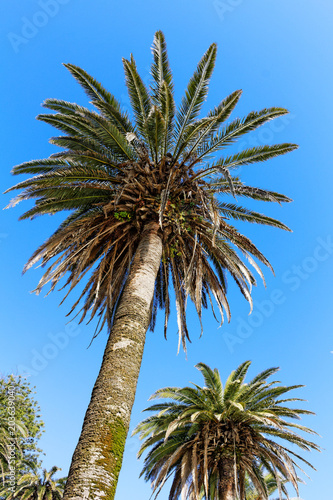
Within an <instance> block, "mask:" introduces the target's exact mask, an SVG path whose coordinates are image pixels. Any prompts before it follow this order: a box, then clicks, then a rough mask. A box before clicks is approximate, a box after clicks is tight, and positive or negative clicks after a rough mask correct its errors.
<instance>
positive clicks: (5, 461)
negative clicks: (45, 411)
mask: <svg viewBox="0 0 333 500" xmlns="http://www.w3.org/2000/svg"><path fill="white" fill-rule="evenodd" d="M34 394H35V391H34V388H32V387H31V386H30V384H29V382H28V381H27V380H26V379H24V378H23V377H21V376H14V375H8V376H2V377H0V464H1V478H2V485H4V484H5V483H7V482H8V480H9V474H11V473H12V472H13V471H14V473H15V480H13V483H14V482H15V483H16V482H17V481H18V479H19V478H20V477H21V476H22V475H23V474H26V473H27V472H28V471H29V469H30V468H31V467H34V468H38V467H40V465H41V461H40V458H39V455H40V453H41V452H42V450H41V449H40V448H39V447H38V444H37V443H38V440H39V439H40V437H41V435H42V433H43V432H44V422H43V421H42V419H41V415H40V407H39V405H38V403H37V401H36V400H35V398H34Z"/></svg>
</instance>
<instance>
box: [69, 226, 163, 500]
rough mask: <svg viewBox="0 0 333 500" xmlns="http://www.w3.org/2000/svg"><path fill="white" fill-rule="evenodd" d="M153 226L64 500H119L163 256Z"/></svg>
mask: <svg viewBox="0 0 333 500" xmlns="http://www.w3.org/2000/svg"><path fill="white" fill-rule="evenodd" d="M157 232H158V226H157V224H150V225H147V226H146V228H145V230H144V232H143V235H142V239H141V242H140V243H139V246H138V249H137V252H136V254H135V257H134V259H133V263H132V266H131V270H130V274H129V277H128V279H127V282H126V285H125V287H124V291H123V294H122V297H121V300H120V302H119V305H118V308H117V311H116V314H115V319H114V324H113V327H112V330H111V332H110V336H109V340H108V342H107V345H106V348H105V353H104V357H103V362H102V366H101V369H100V372H99V375H98V377H97V380H96V383H95V386H94V389H93V392H92V396H91V401H90V404H89V406H88V410H87V413H86V416H85V419H84V423H83V427H82V432H81V436H80V439H79V442H78V445H77V447H76V450H75V452H74V455H73V459H72V464H71V467H70V471H69V475H68V480H67V484H66V489H65V493H64V497H63V499H64V500H84V499H89V500H90V499H91V500H96V499H103V500H113V499H114V496H115V490H116V486H117V481H118V475H119V471H120V468H121V463H122V457H123V452H124V447H125V441H126V436H127V432H128V428H129V423H130V417H131V410H132V406H133V402H134V397H135V391H136V385H137V380H138V376H139V371H140V365H141V360H142V354H143V348H144V343H145V334H146V331H147V328H148V326H149V322H150V316H151V305H152V300H153V296H154V286H155V279H156V275H157V272H158V269H159V265H160V261H161V256H162V241H161V238H160V237H159V236H158V234H157Z"/></svg>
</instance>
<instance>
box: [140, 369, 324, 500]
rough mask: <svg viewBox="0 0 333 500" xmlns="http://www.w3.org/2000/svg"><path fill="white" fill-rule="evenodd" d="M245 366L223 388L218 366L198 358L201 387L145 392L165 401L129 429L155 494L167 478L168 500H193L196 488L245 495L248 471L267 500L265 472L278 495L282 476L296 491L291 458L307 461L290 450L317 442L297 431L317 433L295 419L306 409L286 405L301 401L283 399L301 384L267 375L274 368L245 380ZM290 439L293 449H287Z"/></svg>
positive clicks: (227, 497)
mask: <svg viewBox="0 0 333 500" xmlns="http://www.w3.org/2000/svg"><path fill="white" fill-rule="evenodd" d="M250 364H251V363H250V361H247V362H245V363H243V364H241V365H240V366H239V367H238V368H237V370H235V371H233V372H232V373H231V374H230V376H229V377H228V379H227V381H226V383H225V385H224V387H223V384H222V381H221V378H220V374H219V372H218V370H217V369H215V370H211V368H209V367H208V366H207V365H205V364H204V363H199V364H198V365H197V368H198V369H199V370H200V371H201V373H202V375H203V377H204V380H205V386H204V387H199V386H197V385H195V384H194V387H184V388H178V387H166V388H164V389H160V390H158V391H156V392H155V393H154V394H153V395H152V396H151V398H150V399H160V398H162V399H167V400H170V401H166V402H161V403H157V404H154V405H152V406H150V407H149V408H147V409H146V411H152V412H154V414H153V415H152V416H150V417H148V418H147V419H145V420H144V421H143V422H141V423H140V424H139V425H138V426H137V428H136V429H135V431H134V433H140V437H141V439H143V440H144V442H143V444H142V446H141V448H140V451H139V456H141V455H142V454H143V453H144V452H145V451H147V450H149V452H148V455H147V457H146V459H145V462H144V468H143V471H142V474H144V476H145V479H146V480H147V481H151V482H152V485H153V492H154V493H155V494H156V496H157V495H158V493H159V492H160V490H161V488H162V487H163V485H164V484H165V482H166V480H167V479H168V478H169V477H171V476H173V481H172V484H171V489H170V494H169V500H174V499H177V498H180V496H181V498H182V499H185V498H188V499H191V500H197V499H199V498H200V492H201V490H202V488H203V489H204V492H205V496H206V498H207V499H208V498H209V499H210V500H212V499H213V500H215V499H219V500H237V499H238V500H245V494H246V488H245V486H246V476H248V477H249V479H250V482H251V483H252V484H253V486H254V490H255V492H256V493H257V494H258V497H259V498H261V499H262V500H268V497H269V494H270V491H269V488H268V486H269V485H268V483H267V480H265V475H264V470H266V471H268V472H269V473H270V474H271V475H272V476H273V478H274V479H275V481H276V483H277V486H278V490H279V494H280V498H281V494H282V491H284V492H285V491H286V490H285V488H284V486H283V483H284V482H285V481H290V483H291V484H292V485H293V487H294V488H295V490H296V492H297V495H298V477H297V473H296V468H299V465H298V463H297V461H302V462H304V463H306V464H307V465H309V466H310V467H312V466H311V464H310V463H309V462H308V461H306V460H305V459H304V458H302V457H301V456H299V455H298V454H297V453H295V451H294V450H295V445H296V446H298V447H299V448H301V449H302V450H307V451H310V450H311V449H314V450H319V447H318V446H317V445H316V444H315V443H313V442H312V441H309V440H307V439H305V438H304V437H302V436H301V435H299V434H298V433H297V432H295V429H296V430H301V431H304V432H307V433H311V434H315V433H314V431H312V430H311V429H309V428H308V427H304V426H302V425H300V424H297V423H295V422H294V420H295V419H299V418H300V415H302V414H311V413H312V412H310V411H307V410H303V409H299V408H297V409H293V408H290V405H289V403H290V402H292V401H303V400H300V399H298V398H288V399H282V398H284V395H285V394H287V393H288V392H290V391H292V390H294V389H297V388H299V387H302V386H300V385H294V386H288V387H285V386H282V385H280V383H279V382H278V381H271V382H268V381H267V379H268V378H269V377H270V376H271V375H273V374H274V373H276V372H277V371H278V369H277V368H270V369H268V370H265V371H263V372H262V373H259V375H257V376H256V377H254V378H253V379H252V380H251V381H250V382H248V383H245V382H244V379H245V376H246V373H247V371H248V368H249V366H250ZM281 397H282V398H281ZM285 403H287V405H285ZM288 443H290V444H291V445H293V447H292V449H290V448H287V447H286V444H288ZM296 460H297V461H296ZM209 486H210V487H211V488H210V489H211V491H209Z"/></svg>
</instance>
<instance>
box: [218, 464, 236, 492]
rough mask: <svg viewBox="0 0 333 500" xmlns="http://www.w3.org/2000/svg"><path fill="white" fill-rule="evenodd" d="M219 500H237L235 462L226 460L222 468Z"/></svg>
mask: <svg viewBox="0 0 333 500" xmlns="http://www.w3.org/2000/svg"><path fill="white" fill-rule="evenodd" d="M219 500H237V495H236V491H235V469H234V461H233V460H232V459H228V458H225V459H223V462H222V464H221V467H220V481H219Z"/></svg>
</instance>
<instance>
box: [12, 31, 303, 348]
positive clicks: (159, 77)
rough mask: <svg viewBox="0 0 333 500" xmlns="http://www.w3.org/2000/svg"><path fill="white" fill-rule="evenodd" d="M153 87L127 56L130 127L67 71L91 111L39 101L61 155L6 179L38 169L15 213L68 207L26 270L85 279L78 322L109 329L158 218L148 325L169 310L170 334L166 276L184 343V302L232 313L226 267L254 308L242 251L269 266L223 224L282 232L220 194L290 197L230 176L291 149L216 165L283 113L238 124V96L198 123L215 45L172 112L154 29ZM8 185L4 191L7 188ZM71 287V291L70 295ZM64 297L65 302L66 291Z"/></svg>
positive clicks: (100, 92)
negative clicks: (147, 230) (91, 320)
mask: <svg viewBox="0 0 333 500" xmlns="http://www.w3.org/2000/svg"><path fill="white" fill-rule="evenodd" d="M152 50H153V63H152V69H151V73H152V82H153V83H152V85H151V87H150V88H149V89H148V88H146V86H145V85H144V83H143V81H142V79H141V78H140V76H139V74H138V72H137V68H136V64H135V61H134V59H133V57H132V56H131V58H130V60H126V59H124V61H123V62H124V70H125V77H126V84H127V88H128V92H129V96H130V100H131V104H132V108H133V115H134V122H135V125H134V124H132V123H131V121H130V119H129V116H128V115H127V113H125V112H123V111H122V110H121V106H120V104H119V102H118V101H117V100H116V98H115V97H114V96H113V95H112V94H111V93H109V92H108V91H106V90H105V89H104V88H103V87H102V86H101V85H100V84H99V83H98V82H97V81H96V80H95V79H93V78H92V77H91V76H89V75H88V74H87V73H86V72H85V71H84V70H82V69H80V68H79V67H77V66H74V65H72V64H65V66H66V68H67V69H68V70H69V71H70V72H71V74H72V75H73V76H74V78H75V79H76V80H77V81H78V82H79V83H80V84H81V85H82V86H83V88H84V90H85V91H86V93H87V95H88V96H89V97H90V98H91V99H92V101H91V102H92V104H93V105H94V107H95V108H96V111H92V110H90V109H87V108H85V107H81V106H78V105H77V104H74V103H70V102H66V101H62V100H57V99H47V100H46V101H45V102H44V106H45V107H46V108H48V109H51V110H53V111H56V113H55V114H41V115H39V117H38V118H39V119H40V120H42V121H44V122H46V123H49V124H51V125H53V126H54V127H56V128H57V129H60V130H61V131H62V132H63V133H64V135H61V136H60V137H53V138H52V139H51V143H52V144H55V145H56V146H60V147H61V148H63V150H62V151H61V152H58V153H56V154H53V155H51V156H50V157H49V158H47V159H42V160H33V161H29V162H26V163H23V164H21V165H19V166H17V167H15V168H14V170H13V173H14V174H19V173H25V174H27V173H28V174H34V176H33V177H32V178H30V179H28V180H25V181H23V182H20V183H19V184H17V185H16V186H14V187H13V188H11V189H10V190H13V189H23V192H22V193H21V194H19V195H18V196H17V198H16V199H15V200H14V202H13V203H17V202H18V201H21V200H28V199H35V200H36V201H35V205H34V206H33V208H31V209H30V210H28V211H27V212H26V213H25V214H24V215H22V217H21V218H23V219H24V218H33V217H35V216H37V215H42V214H54V213H57V212H59V211H62V210H69V211H70V212H71V213H70V215H69V217H68V218H67V219H66V220H65V221H64V222H63V223H62V224H61V225H60V227H59V228H58V230H57V231H55V233H54V234H53V235H52V236H51V237H50V238H49V239H48V240H47V241H46V242H45V243H43V244H42V245H41V246H40V247H39V248H38V249H37V251H36V252H35V253H34V254H33V256H32V257H31V259H30V260H29V262H28V264H27V266H26V268H25V269H27V268H29V267H31V266H32V265H33V264H34V263H36V262H37V261H39V260H40V259H41V260H42V264H43V265H46V264H49V267H48V269H47V271H46V272H45V274H44V275H43V277H42V279H41V281H40V283H39V284H38V286H37V289H36V291H37V293H38V292H39V291H40V290H41V288H42V287H43V286H44V285H46V284H47V283H49V282H51V289H54V287H55V286H56V285H57V283H58V282H59V280H60V279H61V278H62V277H63V276H64V274H66V273H68V274H67V281H66V283H65V286H68V287H69V292H70V291H71V290H72V289H73V287H75V286H76V285H77V283H78V282H79V281H80V280H81V279H82V278H83V277H84V276H85V275H86V273H89V272H90V275H88V276H89V278H88V279H87V282H86V284H85V286H84V288H83V291H82V293H81V295H80V298H79V299H78V301H77V302H76V303H75V304H74V305H73V308H72V311H73V309H74V308H75V307H76V306H77V305H78V303H79V302H81V300H82V301H83V306H82V309H81V312H82V316H81V320H82V319H83V318H84V317H85V316H86V314H87V312H88V310H89V311H90V314H91V317H94V315H95V314H96V313H97V314H99V316H100V322H99V326H98V328H97V330H96V331H100V329H101V328H102V327H103V325H104V324H105V322H107V323H108V325H109V327H111V325H112V321H113V316H114V311H115V307H116V304H117V302H118V300H119V296H120V294H121V291H122V289H123V285H124V282H125V280H126V277H127V275H128V270H129V267H130V265H131V261H132V258H133V255H134V254H135V252H136V249H137V247H138V243H139V241H140V237H141V234H142V231H143V228H144V227H145V226H146V225H147V223H149V222H154V223H158V224H159V226H160V234H161V237H162V240H163V256H162V261H161V263H160V270H159V273H158V275H157V279H156V286H155V297H154V304H153V309H152V317H151V327H152V328H153V327H154V323H155V316H156V311H157V309H158V307H161V308H164V309H165V317H166V320H165V332H166V328H167V320H168V316H169V312H170V300H169V292H168V288H169V281H170V282H171V283H172V284H173V287H174V290H175V297H176V305H177V315H178V326H179V333H180V338H181V339H182V341H183V345H184V347H185V342H186V339H187V338H189V334H188V330H187V327H186V313H185V304H186V297H187V296H188V295H189V296H190V298H191V299H192V300H193V302H194V304H195V307H196V310H197V312H198V315H199V317H201V309H202V306H203V307H207V304H208V303H211V302H212V297H213V298H215V300H216V302H217V304H218V307H219V310H220V312H221V315H222V321H223V311H224V312H225V313H226V314H227V317H228V318H229V315H230V312H229V305H228V301H227V298H226V271H228V272H229V273H230V274H231V276H232V278H233V279H234V280H235V282H236V283H237V285H238V286H239V288H240V290H241V292H242V293H243V295H244V296H245V297H246V299H247V300H249V301H250V302H251V296H250V288H251V286H252V285H253V284H255V277H254V275H253V273H252V272H251V270H250V269H249V268H248V267H247V265H245V264H244V262H243V260H242V259H241V258H240V257H239V255H238V253H237V250H240V252H241V253H242V254H243V256H245V257H246V258H247V259H248V260H249V262H250V264H251V265H252V266H254V268H255V269H256V270H257V272H258V273H259V274H260V275H261V276H262V273H261V271H260V269H259V267H258V265H257V264H256V263H255V261H254V259H253V257H255V258H256V259H258V260H259V261H260V262H262V263H264V264H265V265H267V266H269V267H270V264H269V262H268V260H267V259H266V258H265V257H264V255H263V254H262V253H261V252H260V251H259V250H258V249H257V248H256V246H255V245H254V244H253V243H252V242H251V241H250V240H249V239H248V238H247V237H246V236H244V235H242V234H240V233H239V232H238V231H237V230H236V229H235V228H234V227H233V226H232V225H231V224H230V223H229V220H230V219H234V220H246V221H249V222H255V223H259V224H267V225H271V226H276V227H280V228H283V229H287V228H286V226H285V225H284V224H282V223H280V222H278V221H277V220H274V219H272V218H270V217H267V216H264V215H262V214H259V213H256V212H254V211H251V210H248V209H246V208H244V207H242V206H240V205H237V204H235V203H229V202H228V201H227V200H225V201H221V200H222V197H221V196H220V195H229V194H232V195H233V196H234V197H248V198H252V199H255V200H264V201H273V202H279V203H280V202H286V201H290V199H289V198H287V197H286V196H283V195H281V194H279V193H275V192H272V191H268V190H264V189H259V188H253V187H250V186H247V185H244V184H243V182H242V181H241V180H240V179H239V178H238V177H237V176H235V175H233V173H232V172H233V171H234V169H236V168H237V167H239V166H243V165H247V164H250V163H255V162H261V161H265V160H268V159H269V158H273V157H275V156H278V155H282V154H284V153H287V152H289V151H292V150H293V149H295V148H296V145H294V144H278V145H272V146H261V147H254V148H250V149H246V150H244V151H242V152H240V153H237V154H231V155H229V156H223V157H218V158H215V159H214V160H213V159H212V156H214V155H215V153H219V152H221V151H222V150H224V148H225V147H226V146H229V145H231V144H232V143H233V142H234V141H236V140H237V139H239V138H240V137H241V136H242V135H243V134H245V133H247V132H250V131H252V130H254V129H256V128H257V127H259V126H261V125H263V124H264V123H266V122H268V121H269V120H272V119H274V118H276V117H279V116H281V115H284V114H285V113H287V111H286V110H285V109H283V108H269V109H263V110H261V111H259V112H251V113H250V114H248V115H247V116H246V117H245V118H243V119H239V118H236V119H234V120H233V121H231V122H230V123H229V124H227V125H225V124H224V123H225V121H226V120H227V119H228V118H229V116H230V114H231V113H232V111H233V110H234V108H235V106H236V104H237V102H238V100H239V98H240V95H241V91H240V90H238V91H236V92H233V93H232V94H231V95H229V96H228V97H227V98H226V99H224V100H223V101H222V102H221V103H220V104H219V105H218V106H216V107H215V108H214V109H213V110H212V111H210V112H209V113H208V115H207V116H206V117H204V118H198V117H199V113H200V109H201V105H202V103H203V102H204V100H205V99H206V96H207V92H208V84H209V80H210V77H211V75H212V71H213V68H214V63H215V58H216V45H215V44H212V45H211V46H210V47H209V49H208V50H207V52H206V53H205V54H204V56H203V57H202V59H201V61H200V62H199V64H198V67H197V69H196V71H195V73H194V74H193V76H192V78H191V79H190V81H189V84H188V87H187V89H186V92H185V96H184V97H183V99H182V101H181V105H180V107H179V109H178V110H176V106H175V102H174V97H173V82H172V74H171V71H170V67H169V62H168V58H167V52H166V44H165V40H164V36H163V34H162V33H161V32H157V33H156V35H155V39H154V43H153V49H152ZM10 190H9V191H10ZM69 292H68V293H69ZM66 296H67V295H66Z"/></svg>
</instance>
